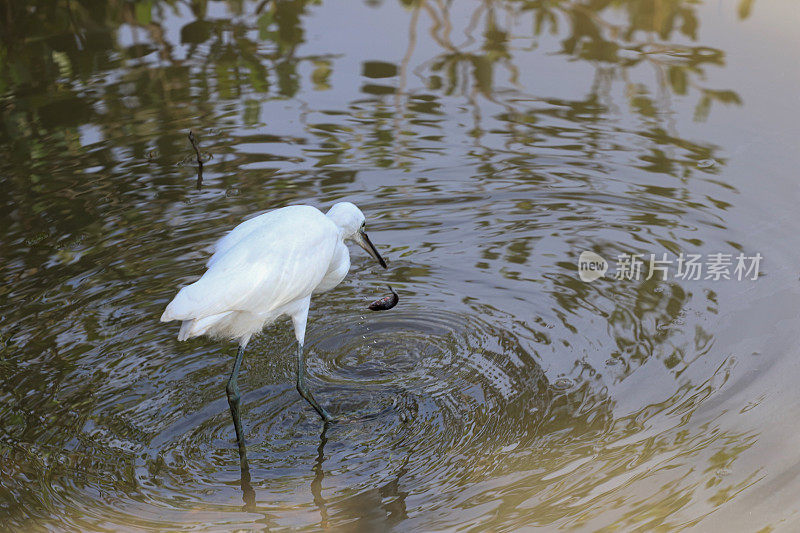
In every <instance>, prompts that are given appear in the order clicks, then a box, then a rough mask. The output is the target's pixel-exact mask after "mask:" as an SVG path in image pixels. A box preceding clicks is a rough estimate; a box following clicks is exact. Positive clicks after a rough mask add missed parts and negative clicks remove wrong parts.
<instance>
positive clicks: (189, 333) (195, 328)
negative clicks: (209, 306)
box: [165, 313, 230, 341]
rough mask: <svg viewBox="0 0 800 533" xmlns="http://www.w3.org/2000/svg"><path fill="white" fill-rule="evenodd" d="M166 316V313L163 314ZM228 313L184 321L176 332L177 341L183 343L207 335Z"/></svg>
mask: <svg viewBox="0 0 800 533" xmlns="http://www.w3.org/2000/svg"><path fill="white" fill-rule="evenodd" d="M165 314H166V313H165ZM229 314H230V313H220V314H219V315H211V316H207V317H205V318H195V319H193V320H184V321H183V323H182V324H181V330H180V331H179V332H178V340H179V341H185V340H186V339H191V338H192V337H199V336H200V335H204V334H206V333H208V330H209V329H210V328H211V327H212V326H214V325H215V324H217V323H218V322H219V321H220V320H222V319H223V318H225V317H226V316H228V315H229Z"/></svg>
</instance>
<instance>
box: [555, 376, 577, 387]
mask: <svg viewBox="0 0 800 533" xmlns="http://www.w3.org/2000/svg"><path fill="white" fill-rule="evenodd" d="M574 384H575V382H574V381H572V380H571V379H569V378H558V379H557V380H555V382H554V383H553V388H555V389H557V390H567V389H569V388H571V387H572V386H573V385H574Z"/></svg>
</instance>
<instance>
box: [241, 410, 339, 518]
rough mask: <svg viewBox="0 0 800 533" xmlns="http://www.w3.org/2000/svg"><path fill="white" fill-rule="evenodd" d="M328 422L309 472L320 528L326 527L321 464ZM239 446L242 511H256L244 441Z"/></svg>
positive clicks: (323, 458)
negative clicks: (311, 477)
mask: <svg viewBox="0 0 800 533" xmlns="http://www.w3.org/2000/svg"><path fill="white" fill-rule="evenodd" d="M329 425H330V424H329V423H328V422H325V423H323V425H322V433H321V434H320V436H319V446H317V457H316V459H315V460H314V466H313V467H311V470H312V471H313V472H314V479H313V480H312V481H311V494H312V495H313V496H314V504H316V506H317V507H318V508H319V514H320V519H321V521H320V527H328V507H327V502H326V501H325V498H323V497H322V480H323V479H325V471H324V469H323V468H322V464H323V463H324V462H325V444H327V443H328V435H327V433H328V426H329ZM238 444H239V465H240V466H241V469H242V477H241V487H242V501H243V502H244V506H243V507H242V510H243V511H247V512H253V511H255V509H256V491H255V490H254V489H253V485H251V484H250V464H249V463H248V462H247V447H246V446H245V443H244V439H242V440H238Z"/></svg>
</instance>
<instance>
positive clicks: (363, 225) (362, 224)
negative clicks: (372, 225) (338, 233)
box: [361, 220, 367, 231]
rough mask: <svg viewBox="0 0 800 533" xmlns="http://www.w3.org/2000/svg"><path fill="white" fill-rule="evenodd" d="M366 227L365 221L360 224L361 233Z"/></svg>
mask: <svg viewBox="0 0 800 533" xmlns="http://www.w3.org/2000/svg"><path fill="white" fill-rule="evenodd" d="M366 227H367V221H366V220H365V221H364V222H362V223H361V231H364V228H366Z"/></svg>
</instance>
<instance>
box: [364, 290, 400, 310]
mask: <svg viewBox="0 0 800 533" xmlns="http://www.w3.org/2000/svg"><path fill="white" fill-rule="evenodd" d="M387 287H389V290H390V291H392V294H390V295H389V296H384V297H383V298H381V299H380V300H375V301H374V302H372V303H371V304H369V309H370V311H386V310H387V309H391V308H392V307H394V306H395V305H397V302H399V301H400V296H398V295H397V293H396V292H394V289H393V288H392V286H391V285H387Z"/></svg>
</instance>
